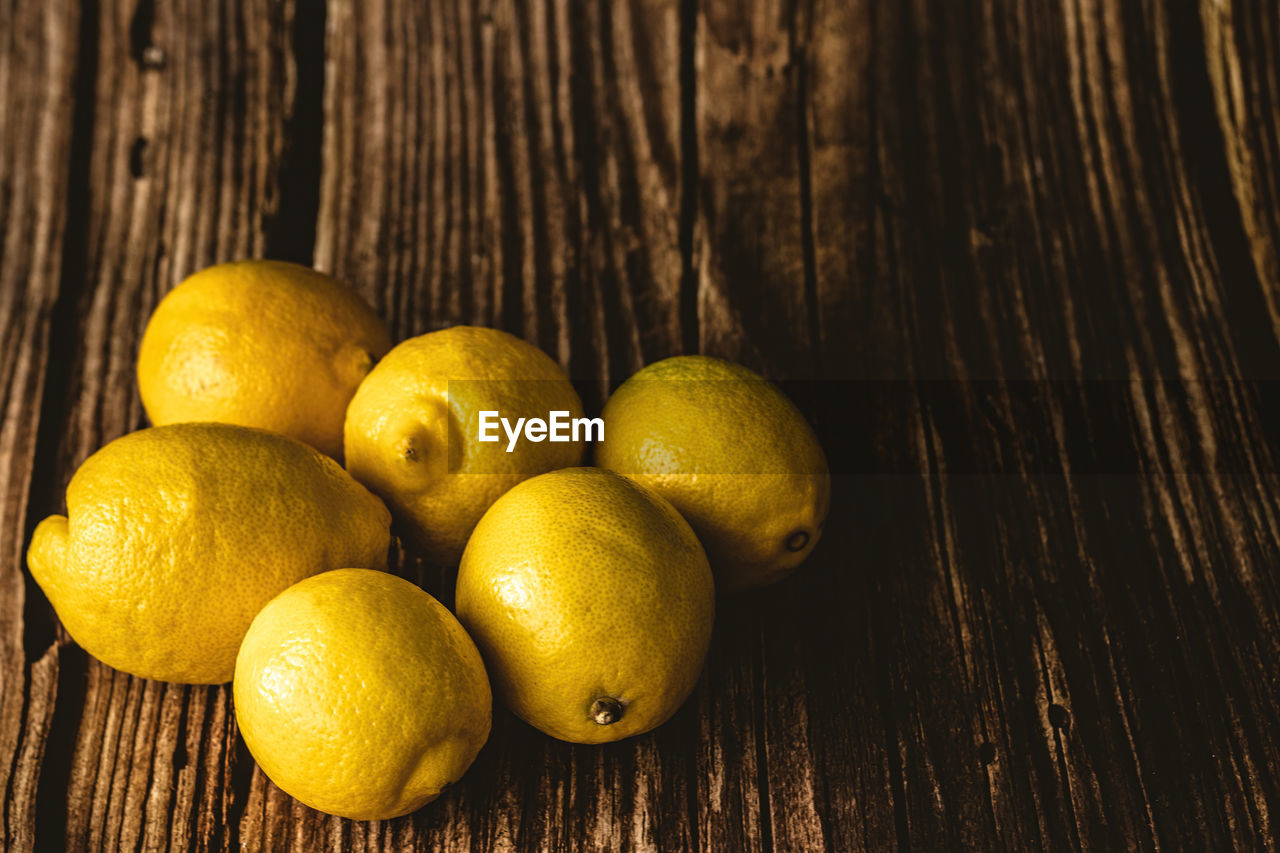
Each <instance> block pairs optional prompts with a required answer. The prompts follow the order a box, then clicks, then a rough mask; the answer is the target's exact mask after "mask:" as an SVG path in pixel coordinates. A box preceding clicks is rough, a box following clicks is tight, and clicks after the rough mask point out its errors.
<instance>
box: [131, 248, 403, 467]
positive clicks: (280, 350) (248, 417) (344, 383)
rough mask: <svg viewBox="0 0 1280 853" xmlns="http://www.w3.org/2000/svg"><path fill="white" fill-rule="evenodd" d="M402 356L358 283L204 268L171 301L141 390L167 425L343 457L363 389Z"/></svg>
mask: <svg viewBox="0 0 1280 853" xmlns="http://www.w3.org/2000/svg"><path fill="white" fill-rule="evenodd" d="M390 348H391V340H390V338H389V337H388V336H387V331H386V329H385V328H384V327H383V325H382V322H381V321H380V320H379V319H378V317H377V315H375V314H374V313H373V309H371V308H370V307H369V306H368V305H367V304H365V302H364V300H362V299H361V298H360V297H359V296H358V295H357V294H356V293H355V292H354V291H352V290H351V289H350V288H348V287H347V286H346V285H344V284H342V283H341V282H339V281H337V280H336V279H333V278H330V277H329V276H327V275H323V274H322V273H318V272H316V271H315V270H313V269H308V268H307V267H302V266H298V265H297V264H288V263H282V262H280V261H239V262H236V263H229V264H218V265H217V266H212V267H209V268H208V269H205V270H201V271H200V272H198V273H196V274H195V275H193V276H191V277H190V278H188V279H186V280H185V281H183V282H182V283H181V284H179V285H178V286H177V287H176V288H174V289H173V290H172V291H171V292H170V293H169V294H168V295H166V296H165V298H164V299H162V300H161V301H160V305H159V306H157V308H156V310H155V313H154V314H152V315H151V320H150V321H149V322H148V323H147V329H146V332H145V333H144V334H143V336H142V347H141V349H140V350H139V352H138V389H139V391H141V393H142V404H143V406H144V407H145V408H146V410H147V416H148V417H149V418H150V419H151V422H152V423H153V424H155V425H156V426H163V425H165V424H172V423H183V422H187V421H218V422H220V423H228V424H239V425H240V426H252V427H260V428H262V429H270V430H275V431H276V432H282V433H284V434H285V435H288V436H292V437H293V438H296V439H298V440H299V441H304V442H306V443H307V444H310V445H311V446H312V447H315V448H317V449H318V450H320V451H321V452H322V453H327V454H329V455H330V456H335V457H336V456H337V455H338V454H339V453H341V452H342V420H343V418H344V417H345V415H346V411H347V403H348V402H349V401H350V400H351V395H352V394H354V393H355V390H356V386H357V385H359V384H360V380H362V379H364V377H365V375H366V374H368V372H369V370H370V369H371V368H372V367H373V363H374V361H376V360H377V359H378V358H380V357H381V356H382V355H383V354H384V353H385V352H386V351H387V350H388V349H390Z"/></svg>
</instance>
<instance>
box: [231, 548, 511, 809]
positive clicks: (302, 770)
mask: <svg viewBox="0 0 1280 853" xmlns="http://www.w3.org/2000/svg"><path fill="white" fill-rule="evenodd" d="M234 692H235V703H236V722H237V723H238V724H239V726H240V733H241V734H242V735H243V736H244V741H245V744H246V745H248V747H249V752H251V753H252V754H253V757H254V758H255V759H256V760H257V762H258V764H259V765H260V766H261V767H262V770H263V772H265V773H266V774H267V776H268V777H269V778H270V779H271V781H273V782H275V783H276V784H277V785H279V786H280V788H281V789H283V790H284V791H285V792H286V793H288V794H290V795H292V796H294V797H296V798H298V799H299V800H301V801H302V802H304V803H306V804H307V805H309V806H311V807H312V808H316V809H319V810H320V811H324V812H329V813H330V814H336V815H341V816H343V817H350V818H355V819H357V820H384V819H387V818H393V817H397V816H399V815H402V814H407V813H408V812H411V811H413V810H415V809H417V808H420V807H421V806H423V805H426V804H427V803H429V802H431V801H432V800H434V799H435V798H436V797H438V796H439V795H440V793H441V792H442V791H443V790H444V789H445V788H446V787H447V786H449V785H450V784H452V783H454V782H456V781H458V779H460V778H461V777H462V774H463V773H465V772H466V770H467V768H468V767H470V766H471V762H472V761H474V760H475V757H476V754H477V753H478V752H479V751H480V747H482V746H484V742H485V739H486V738H487V737H488V736H489V722H490V714H491V712H492V704H493V700H492V697H491V695H490V692H489V680H488V678H487V677H486V675H485V671H484V664H483V663H482V662H481V660H480V653H479V652H477V651H476V647H475V644H474V643H472V642H471V638H470V637H468V636H467V633H466V632H465V631H463V630H462V626H461V625H459V624H458V620H457V619H455V618H453V614H452V613H450V612H449V611H448V610H446V609H445V608H444V606H443V605H442V604H440V602H438V601H436V600H435V599H434V598H432V597H431V596H430V595H428V594H427V593H425V592H423V591H422V590H421V589H419V588H418V587H416V586H414V585H413V584H411V583H409V582H408V581H406V580H403V579H401V578H398V577H395V576H394V575H389V574H387V573H385V572H375V571H369V570H366V569H339V570H337V571H332V572H325V573H324V574H322V575H317V576H316V577H312V578H307V579H306V580H304V581H302V582H300V583H297V584H295V585H293V586H291V587H289V588H288V589H287V590H285V591H284V592H282V593H280V594H279V595H278V596H276V597H275V598H274V599H273V600H272V601H271V603H270V604H268V605H267V606H266V607H264V608H263V609H262V612H261V613H259V614H258V616H257V618H256V619H254V620H253V625H251V626H250V628H249V632H248V634H246V635H245V638H244V644H243V645H242V646H241V647H240V656H239V657H238V658H237V659H236V678H235V686H234Z"/></svg>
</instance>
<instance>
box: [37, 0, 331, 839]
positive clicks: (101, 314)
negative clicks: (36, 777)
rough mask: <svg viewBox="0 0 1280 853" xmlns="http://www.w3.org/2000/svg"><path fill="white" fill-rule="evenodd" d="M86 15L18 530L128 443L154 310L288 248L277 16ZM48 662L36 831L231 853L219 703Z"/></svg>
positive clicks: (277, 11)
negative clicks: (57, 705)
mask: <svg viewBox="0 0 1280 853" xmlns="http://www.w3.org/2000/svg"><path fill="white" fill-rule="evenodd" d="M87 8H88V9H89V11H90V12H91V13H92V15H93V16H92V18H91V20H89V21H88V22H87V23H86V28H87V29H86V32H87V33H89V34H90V35H92V40H91V41H90V42H89V43H88V44H87V45H86V46H85V48H84V49H83V50H82V51H81V56H82V61H88V62H91V63H92V68H93V71H94V73H93V75H92V76H91V78H90V86H91V92H92V98H93V103H92V109H91V111H90V112H88V113H87V114H86V115H87V116H88V119H89V121H88V123H87V125H86V127H85V132H86V134H87V139H88V151H89V153H90V155H91V156H90V158H89V162H88V165H87V175H86V176H85V178H86V179H87V185H86V186H85V187H83V188H82V189H80V190H78V192H79V193H81V194H82V195H80V196H78V197H79V198H82V199H84V204H85V211H84V216H85V222H84V223H83V229H82V231H83V233H82V234H81V236H80V242H73V243H71V244H69V245H68V249H67V251H68V252H69V253H72V255H73V256H74V257H77V258H80V259H82V260H81V264H82V267H81V269H80V271H79V273H80V275H79V277H78V278H77V280H74V281H71V282H70V283H69V286H70V287H71V288H73V291H72V292H73V294H74V302H73V304H72V306H71V308H70V311H69V315H68V322H67V325H66V327H65V328H64V329H62V330H61V334H62V337H61V338H60V339H59V340H58V341H57V346H59V347H64V348H66V349H67V350H69V351H73V352H74V353H75V360H74V362H73V363H72V364H70V365H69V366H68V367H67V368H66V370H65V373H66V376H65V377H64V378H65V380H66V389H65V390H63V389H55V391H56V392H57V393H58V394H59V396H62V397H63V398H64V399H62V400H57V401H56V405H55V406H54V408H53V411H54V412H55V413H57V416H58V417H57V419H56V422H50V423H46V424H44V426H43V430H44V433H45V434H46V435H48V436H51V437H54V438H55V447H54V448H53V449H52V451H51V459H52V463H51V467H50V470H49V471H46V472H44V473H45V476H47V477H48V478H49V488H48V489H47V490H45V491H43V493H42V494H41V495H40V496H39V500H37V499H35V498H33V503H32V507H31V513H32V516H33V518H39V517H41V516H43V515H45V514H48V513H51V512H59V511H62V491H63V488H64V487H65V484H66V482H67V480H69V479H70V476H71V474H72V473H73V471H74V470H75V467H76V466H77V465H78V464H79V463H80V462H81V461H82V460H83V459H84V458H85V457H86V456H88V455H89V454H90V453H91V452H93V451H94V450H96V449H97V448H98V447H99V446H101V445H102V444H104V443H105V442H107V441H109V440H111V439H112V438H115V437H117V436H119V435H121V434H123V433H125V432H128V431H130V430H132V429H135V428H138V427H141V426H143V425H144V416H143V412H142V408H141V404H140V401H139V399H138V396H137V391H136V382H135V378H134V358H135V355H136V350H137V346H138V341H139V339H140V336H141V333H142V330H143V328H144V327H145V324H146V321H147V318H148V317H149V315H150V312H151V310H152V308H154V306H155V304H156V302H157V301H158V300H159V298H160V297H161V296H162V295H163V294H164V293H165V292H166V291H167V290H168V289H169V288H171V287H172V286H173V285H175V284H176V283H177V282H178V281H180V280H181V279H182V278H183V277H184V276H185V275H187V274H189V273H191V272H193V271H195V270H196V269H198V268H200V267H203V266H206V265H208V264H210V263H213V262H215V261H219V260H228V259H232V258H238V257H245V256H255V255H263V254H271V253H279V254H286V255H287V254H289V252H290V250H291V246H290V244H289V235H288V234H287V233H284V234H283V236H280V237H277V238H273V234H280V233H281V228H280V227H279V226H278V225H277V224H276V223H275V217H277V216H279V215H282V214H284V213H287V212H288V208H289V206H290V205H291V204H292V203H293V202H292V201H291V199H290V197H289V195H288V192H289V187H288V185H287V182H284V181H282V179H281V172H282V164H283V163H284V161H285V160H286V158H287V157H288V156H293V157H302V156H303V155H302V154H300V153H299V152H298V151H297V150H296V149H294V150H287V149H286V140H285V130H286V125H288V123H289V122H290V121H291V119H292V117H293V116H292V111H293V110H294V108H295V106H296V104H297V103H298V102H299V98H300V97H301V96H300V95H299V92H300V91H301V90H302V89H303V87H305V86H307V85H308V84H311V83H313V82H315V81H312V80H307V79H305V78H300V77H299V76H298V75H297V73H296V72H297V69H296V67H295V64H294V60H293V57H292V53H291V41H292V35H293V22H294V7H293V5H292V4H291V3H284V4H277V3H267V2H261V3H255V2H246V3H242V4H233V5H231V6H227V7H222V8H221V9H220V10H219V11H218V13H217V14H209V12H208V10H207V8H206V6H205V5H204V4H200V3H185V4H176V5H175V4H150V3H142V4H134V3H118V2H103V3H101V4H93V5H90V6H89V7H87ZM57 53H58V55H60V56H62V57H64V59H65V58H67V57H73V56H74V55H75V47H74V46H63V48H62V49H61V50H60V51H58V52H57ZM301 136H302V137H304V138H305V134H303V135H301ZM317 155H318V152H317ZM311 210H312V211H314V206H313V207H312V208H311ZM286 230H287V229H286ZM273 239H274V242H275V244H276V246H275V247H274V252H273ZM281 247H283V248H281ZM51 393H53V392H51ZM43 607H44V609H45V610H46V611H47V613H46V615H45V618H46V619H49V620H53V619H54V618H55V617H54V616H53V615H52V612H51V610H48V605H47V603H43ZM58 651H59V654H60V655H61V657H62V666H63V667H64V670H63V680H64V683H66V684H67V685H69V686H70V687H71V688H72V692H71V693H70V695H68V696H67V697H66V698H65V699H63V709H62V710H61V711H60V713H59V714H57V715H55V724H56V725H55V730H54V731H53V733H52V734H51V736H50V738H51V742H57V743H58V744H60V747H59V748H60V749H61V751H62V753H63V754H62V755H60V756H59V759H58V761H56V762H51V763H50V764H48V765H47V766H46V769H45V772H46V773H47V774H49V778H48V779H47V784H46V785H45V786H43V787H42V789H41V793H42V796H43V797H45V798H46V800H47V801H45V802H42V803H41V804H40V808H41V809H43V810H45V811H44V812H43V816H44V817H43V819H42V822H41V823H42V825H41V829H42V831H44V832H50V833H59V832H65V844H66V846H67V847H68V848H69V849H89V848H91V849H107V850H115V849H129V850H133V849H144V848H145V849H186V848H189V847H190V848H197V849H226V848H228V847H230V846H231V844H232V836H231V835H230V834H228V831H227V826H226V825H227V823H228V822H229V821H230V822H232V823H234V820H233V819H232V818H233V817H234V812H235V810H236V808H237V798H238V797H243V793H240V794H237V792H236V790H235V788H234V786H233V781H234V777H235V775H236V774H237V772H238V767H237V764H238V762H239V764H240V765H243V758H242V757H238V755H237V749H236V738H235V731H234V724H233V720H232V715H231V711H230V692H229V691H228V690H227V689H226V688H185V687H179V686H174V685H164V684H160V683H157V682H149V681H144V680H142V679H137V678H133V677H131V676H127V675H124V674H122V673H118V672H115V671H113V670H110V669H109V668H107V667H105V666H103V665H102V664H100V663H98V662H96V661H94V660H92V659H89V658H88V657H87V656H86V655H85V654H84V652H83V651H81V650H80V649H78V648H77V647H76V646H75V645H74V644H70V643H69V640H68V639H67V638H66V637H65V635H63V636H62V639H61V640H60V644H59V647H58ZM67 703H75V704H74V705H67ZM54 837H56V836H54ZM46 843H48V844H56V843H57V841H55V840H54V839H53V838H48V839H46Z"/></svg>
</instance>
